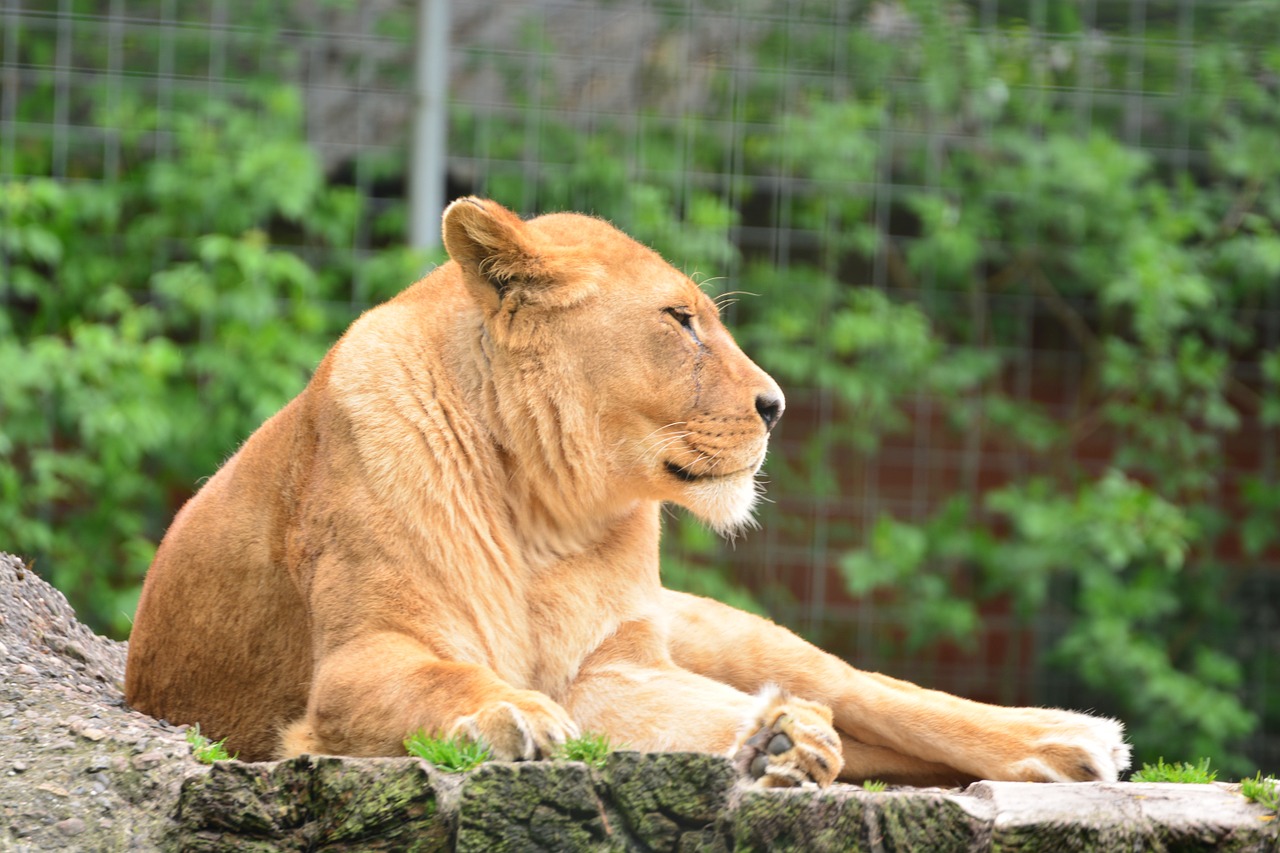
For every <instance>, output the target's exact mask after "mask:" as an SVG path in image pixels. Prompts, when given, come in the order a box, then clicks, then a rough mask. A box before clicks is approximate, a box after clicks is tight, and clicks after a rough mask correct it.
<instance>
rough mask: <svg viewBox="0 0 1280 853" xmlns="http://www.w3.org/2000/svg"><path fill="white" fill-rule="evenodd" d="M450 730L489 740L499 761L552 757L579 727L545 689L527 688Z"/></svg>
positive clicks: (460, 734) (575, 734)
mask: <svg viewBox="0 0 1280 853" xmlns="http://www.w3.org/2000/svg"><path fill="white" fill-rule="evenodd" d="M449 734H450V736H463V737H468V738H470V739H472V740H475V741H479V742H481V743H483V744H485V745H486V746H488V747H489V749H490V750H491V751H492V753H493V757H494V758H496V759H497V760H499V761H532V760H536V759H539V758H549V757H550V756H551V755H553V754H554V753H555V752H556V750H557V749H558V747H560V746H561V745H563V744H564V742H565V741H566V740H569V739H570V738H575V737H577V736H578V735H579V731H578V726H577V724H576V723H574V722H573V720H572V719H570V717H569V712H568V711H566V710H565V709H564V708H561V707H560V706H559V705H557V704H556V703H555V702H553V701H551V699H549V698H548V697H546V696H544V695H543V694H541V693H537V692H534V691H531V690H524V691H520V693H519V694H518V695H517V696H515V697H512V698H511V699H508V700H503V701H497V702H493V703H490V704H488V705H485V706H484V707H483V708H481V709H480V710H479V711H477V712H475V713H474V714H469V715H467V716H465V717H461V718H460V719H459V720H458V721H457V722H456V723H454V725H453V728H452V729H450V731H449Z"/></svg>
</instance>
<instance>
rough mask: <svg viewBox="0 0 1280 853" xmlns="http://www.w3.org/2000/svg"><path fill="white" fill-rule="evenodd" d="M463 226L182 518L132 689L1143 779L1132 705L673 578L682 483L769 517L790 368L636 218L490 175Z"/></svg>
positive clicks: (372, 720) (267, 743)
mask: <svg viewBox="0 0 1280 853" xmlns="http://www.w3.org/2000/svg"><path fill="white" fill-rule="evenodd" d="M444 234H445V244H446V247H447V248H448V250H449V253H450V255H451V257H452V259H453V260H451V261H450V262H449V263H448V264H446V265H444V266H442V267H440V268H438V269H436V270H435V271H434V272H432V273H431V274H430V275H428V276H427V277H426V278H424V279H422V280H421V281H419V282H417V283H416V284H414V285H413V286H412V287H410V288H409V289H407V290H406V291H404V292H403V293H402V294H400V296H398V297H397V298H396V299H394V300H392V301H391V302H389V303H387V304H385V305H382V306H380V307H378V308H375V309H373V310H371V311H369V312H367V313H366V314H365V315H363V316H362V317H361V318H360V319H359V320H357V321H356V322H355V323H354V324H353V325H352V327H351V328H350V329H349V330H348V332H347V333H346V335H344V336H343V337H342V339H341V340H339V341H338V343H337V344H336V345H335V346H334V347H333V349H332V350H331V351H330V353H329V354H328V356H327V357H326V358H325V360H324V361H323V363H322V364H321V365H320V367H319V368H318V370H317V371H316V374H315V376H314V377H313V379H312V381H311V382H310V384H309V385H308V386H307V388H306V389H305V390H304V391H303V392H302V393H301V394H300V395H299V396H298V397H297V398H296V399H294V400H293V401H292V402H291V403H289V405H287V406H286V407H285V408H284V409H283V410H281V411H280V412H279V413H278V414H277V415H275V416H274V417H273V418H271V419H270V420H269V421H267V423H265V424H264V425H263V426H262V427H261V428H260V429H259V430H258V431H257V432H255V433H254V434H253V436H251V437H250V438H249V439H248V441H246V442H245V444H244V446H243V447H242V448H241V449H240V450H239V452H238V453H236V454H235V455H234V456H233V457H232V458H231V459H230V460H229V461H228V462H227V463H226V464H225V465H224V466H223V467H222V469H221V470H219V471H218V472H217V474H216V475H215V476H214V477H213V478H212V479H211V480H210V481H209V482H208V483H207V484H206V485H205V486H204V488H203V489H201V491H200V492H199V493H198V494H197V495H196V496H195V497H194V498H192V500H191V501H190V502H189V503H188V504H187V505H186V506H185V507H183V509H182V511H181V512H180V513H179V514H178V516H177V517H176V518H175V520H174V522H173V525H172V527H171V528H170V530H169V531H168V533H167V535H166V536H165V539H164V541H163V542H162V543H161V546H160V549H159V551H158V552H157V555H156V559H155V562H154V563H153V565H152V567H151V571H150V573H149V574H148V577H147V581H146V585H145V587H144V590H143V595H142V599H141V601H140V604H139V608H138V613H137V617H136V620H135V626H134V631H133V636H132V638H131V641H130V651H129V665H128V670H127V675H126V693H127V698H128V701H129V702H130V704H132V705H133V706H134V707H136V708H138V709H140V710H143V711H146V712H148V713H151V714H154V715H156V716H161V717H165V718H167V719H169V720H170V721H173V722H199V723H200V724H201V727H202V730H203V731H204V732H205V733H207V734H209V735H210V736H212V737H214V738H223V737H225V738H227V740H228V747H229V748H230V749H231V750H232V751H235V752H239V753H240V756H241V757H242V758H246V759H263V758H269V757H273V756H278V755H289V754H297V753H301V752H312V753H316V752H330V753H342V754H353V755H396V754H403V746H402V741H403V739H404V738H405V737H406V736H407V735H408V734H409V733H411V732H413V731H415V730H418V729H425V730H427V731H429V732H438V733H442V734H462V735H466V736H470V737H475V738H478V739H481V740H484V741H486V742H487V743H489V744H490V745H491V746H492V747H493V748H494V751H495V752H496V753H497V754H498V756H499V757H502V758H516V759H519V758H535V757H539V756H542V755H546V754H548V753H550V752H552V751H553V750H554V749H555V747H556V745H557V744H558V743H560V742H562V741H563V740H565V739H566V738H568V737H572V736H574V735H575V734H577V733H579V732H581V731H583V730H592V731H597V732H603V733H607V734H609V735H610V736H611V737H612V738H613V739H614V740H615V741H617V742H625V743H627V744H629V745H630V746H631V747H632V748H638V749H695V750H706V751H713V752H720V753H724V754H728V755H732V756H734V757H735V760H737V761H739V763H740V767H741V768H742V770H743V772H744V773H749V774H750V775H752V776H754V777H756V778H759V779H760V782H761V784H799V783H804V782H818V783H820V784H825V783H827V782H829V781H831V779H833V778H834V777H835V776H836V774H837V773H839V772H840V771H841V768H842V766H843V767H844V770H845V774H846V776H849V777H851V778H853V777H859V776H865V775H880V776H882V777H894V778H900V779H903V780H908V781H909V780H926V781H928V780H936V779H961V778H970V777H974V776H981V775H987V776H995V777H997V778H1034V779H1055V778H1062V779H1067V778H1115V775H1116V772H1117V769H1118V767H1120V766H1122V761H1123V760H1125V759H1124V756H1123V753H1124V752H1125V748H1124V746H1123V741H1122V739H1121V736H1120V729H1119V727H1118V725H1117V724H1115V723H1113V722H1111V721H1104V720H1099V719H1095V718H1091V717H1084V716H1081V715H1075V714H1069V713H1067V712H1058V711H1037V710H1034V709H998V708H989V707H988V706H980V705H976V704H975V703H969V702H965V701H964V700H960V699H957V698H955V697H949V696H945V694H933V693H932V692H930V691H924V690H921V689H920V688H916V687H914V686H912V685H904V684H903V683H901V682H894V681H893V680H892V679H887V678H885V677H884V676H877V675H874V674H870V673H862V672H860V671H858V670H855V669H853V668H851V667H849V666H847V665H846V664H843V663H841V662H839V661H836V660H835V659H834V658H831V657H830V656H828V655H825V654H824V653H822V652H820V651H818V650H817V649H814V648H813V647H811V646H809V645H807V644H805V643H803V642H802V641H800V640H799V639H798V638H796V637H794V635H791V634H790V633H789V632H786V631H784V630H783V629H781V628H778V627H777V626H774V625H773V624H772V623H769V622H767V621H765V620H761V619H757V618H756V617H751V616H747V615H746V614H741V613H738V612H737V611H731V610H729V609H728V608H725V607H724V606H723V605H719V604H716V603H715V602H710V601H706V600H704V599H697V598H694V597H691V596H682V595H679V594H676V593H671V592H668V591H666V590H664V589H663V588H662V587H661V584H660V581H659V577H658V538H659V510H660V507H661V504H662V503H663V502H664V501H671V502H674V503H678V504H681V505H683V506H686V507H688V508H689V509H690V510H691V511H693V512H694V513H695V514H697V515H698V516H699V517H701V518H702V519H703V520H705V521H706V522H707V523H708V524H710V525H712V526H714V527H715V528H717V529H718V530H721V531H725V532H728V531H733V530H736V529H738V528H740V527H742V526H743V525H745V524H746V523H748V522H749V521H750V514H751V508H752V505H753V504H754V502H755V500H756V495H757V486H756V483H755V475H756V472H757V471H758V470H759V467H760V465H761V463H762V462H763V460H764V456H765V450H766V445H767V441H768V436H769V431H770V429H771V427H772V425H773V423H774V422H775V421H776V420H777V418H778V416H780V415H781V412H782V402H783V401H782V396H781V392H780V391H779V390H778V388H777V386H776V385H775V384H774V382H773V380H771V379H770V378H769V377H768V376H767V375H766V374H765V373H764V372H763V371H761V370H760V369H759V368H758V367H756V365H754V364H753V363H752V362H751V361H750V360H749V359H748V358H747V357H746V356H745V355H744V354H743V353H742V352H741V350H739V349H738V347H737V345H736V344H735V343H734V342H733V340H732V338H731V337H730V336H729V333H728V332H727V331H726V330H725V328H724V327H723V326H722V325H721V323H720V320H719V318H718V316H717V311H716V307H715V305H714V304H713V303H712V302H711V300H709V299H708V298H707V297H706V296H705V295H704V294H703V293H702V292H701V291H700V290H699V289H698V287H696V286H695V285H694V284H693V282H691V281H690V280H689V279H688V278H687V277H686V276H684V275H682V274H681V273H679V272H678V271H676V270H675V269H674V268H672V267H671V266H670V265H669V264H667V263H666V262H665V261H663V260H662V259H661V258H660V257H658V256H657V255H656V254H655V253H653V252H652V251H650V250H649V249H647V248H645V247H643V246H641V245H639V244H637V243H636V242H634V241H633V240H631V239H630V238H628V237H626V236H625V235H623V234H622V233H620V232H619V231H617V230H616V229H614V228H612V227H611V226H609V225H608V224H607V223H604V222H602V221H600V220H597V219H592V218H589V217H585V216H579V215H575V214H555V215H550V216H543V217H539V218H537V219H533V220H529V221H527V222H526V221H522V220H520V219H519V218H518V217H516V216H515V215H514V214H512V213H510V212H509V211H507V210H505V209H504V208H502V207H501V206H499V205H497V204H496V203H494V202H491V201H485V200H479V199H463V200H460V201H458V202H455V203H454V204H453V205H451V206H450V208H449V210H448V211H447V212H446V214H445V220H444ZM774 684H776V685H779V686H780V687H781V688H782V689H778V688H775V687H771V686H770V685H774ZM872 706H874V707H872ZM868 713H870V714H871V715H872V716H873V717H874V719H871V720H868ZM1001 715H1003V716H1001ZM1054 715H1059V716H1054ZM881 717H883V718H884V719H883V720H881V719H880V718H881ZM940 726H941V730H940V728H939V727H940ZM966 727H967V728H966ZM777 738H782V740H781V741H780V740H777ZM956 741H959V743H958V745H957V743H956ZM779 743H785V744H786V745H787V749H785V750H782V749H775V747H776V746H777V744H779ZM766 744H771V746H770V748H769V749H768V750H767V751H766V750H765V748H764V745H766Z"/></svg>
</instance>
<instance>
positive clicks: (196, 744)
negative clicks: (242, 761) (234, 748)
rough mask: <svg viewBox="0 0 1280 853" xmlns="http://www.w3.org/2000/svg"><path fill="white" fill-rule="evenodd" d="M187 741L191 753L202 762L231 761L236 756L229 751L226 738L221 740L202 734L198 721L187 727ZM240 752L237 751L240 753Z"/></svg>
mask: <svg viewBox="0 0 1280 853" xmlns="http://www.w3.org/2000/svg"><path fill="white" fill-rule="evenodd" d="M187 743H188V744H190V745H191V754H192V755H194V756H195V757H196V761H199V762H200V763H201V764H212V763H213V762H215V761H230V760H231V759H233V758H235V757H236V756H235V755H231V754H229V753H228V752H227V748H226V743H227V740H226V738H223V739H222V740H219V741H212V740H209V739H208V738H207V737H205V736H204V735H202V734H200V724H199V723H197V724H195V725H194V726H192V727H191V728H189V729H187ZM238 754H239V753H237V755H238Z"/></svg>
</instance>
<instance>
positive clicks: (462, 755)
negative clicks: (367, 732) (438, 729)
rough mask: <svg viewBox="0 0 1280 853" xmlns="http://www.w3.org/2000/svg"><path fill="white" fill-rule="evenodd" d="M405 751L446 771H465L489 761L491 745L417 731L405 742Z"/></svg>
mask: <svg viewBox="0 0 1280 853" xmlns="http://www.w3.org/2000/svg"><path fill="white" fill-rule="evenodd" d="M404 748H405V752H407V753H409V754H410V755H412V756H414V757H416V758H421V759H423V760H424V761H427V762H428V763H430V764H432V765H434V766H435V767H437V768H439V769H440V770H443V771H444V772H446V773H465V772H467V771H468V770H471V769H473V768H475V767H478V766H480V765H481V764H483V763H484V762H486V761H488V760H489V758H490V757H491V753H490V750H489V747H487V746H485V745H484V744H481V743H479V742H477V741H473V740H469V739H467V738H463V737H440V736H437V735H428V734H427V733H426V732H424V731H417V732H414V733H413V734H411V735H409V737H408V738H406V739H405V742H404Z"/></svg>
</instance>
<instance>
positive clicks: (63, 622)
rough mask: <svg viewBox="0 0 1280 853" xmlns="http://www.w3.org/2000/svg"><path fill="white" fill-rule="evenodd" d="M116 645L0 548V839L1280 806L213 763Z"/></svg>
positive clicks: (712, 847)
mask: <svg viewBox="0 0 1280 853" xmlns="http://www.w3.org/2000/svg"><path fill="white" fill-rule="evenodd" d="M124 659H125V646H124V644H122V643H116V642H113V641H111V640H107V639H104V638H102V637H98V636H95V635H94V634H93V633H92V632H91V631H89V630H88V629H87V628H86V627H85V626H83V625H81V624H80V623H79V622H77V621H76V619H75V614H74V613H73V612H72V611H71V608H70V607H69V606H68V605H67V603H66V600H65V599H64V598H63V597H62V595H61V594H60V593H59V592H57V591H56V590H54V589H53V588H52V587H50V586H49V585H48V584H46V583H45V582H44V581H42V580H41V579H40V578H38V577H37V576H36V575H35V574H34V573H32V572H31V571H30V570H28V569H26V568H25V567H24V566H23V564H22V562H21V561H19V560H18V559H17V558H14V557H10V556H9V555H6V554H0V694H2V695H0V817H2V818H3V826H0V849H3V850H15V851H27V850H33V851H34V850H48V849H61V850H130V849H133V850H183V851H235V850H243V851H262V853H265V851H303V850H317V849H324V850H332V851H341V850H350V851H356V850H360V851H365V850H397V851H398V850H419V851H446V850H457V851H477V853H479V851H500V850H557V851H560V850H617V851H624V850H637V851H657V850H671V851H682V853H692V851H726V853H727V851H730V850H743V851H747V850H752V851H754V850H759V851H766V850H768V851H778V850H797V851H799V850H803V851H826V850H830V851H836V850H886V851H888V850H929V851H986V850H1019V851H1055V853H1056V851H1062V850H1080V851H1084V850H1155V851H1163V850H1170V851H1172V850H1178V851H1184V850H1240V851H1270V853H1280V820H1277V819H1276V816H1275V815H1274V814H1273V813H1268V812H1266V811H1265V810H1263V809H1262V808H1261V807H1259V806H1257V805H1255V804H1253V803H1249V802H1247V801H1246V800H1245V799H1244V798H1243V797H1242V796H1240V794H1239V790H1238V786H1237V785H1229V784H1214V785H1167V784H1141V785H1139V784H1126V783H1121V784H1111V785H1108V784H1100V783H1099V784H1078V785H1030V784H1019V783H1011V782H979V783H976V784H974V785H971V786H969V787H968V788H967V789H965V790H963V791H961V790H942V789H900V790H890V791H885V792H881V793H870V792H867V791H864V790H863V789H861V788H857V787H852V786H846V785H835V786H832V787H831V788H829V789H826V790H823V791H816V790H802V791H795V790H791V791H757V790H753V789H750V788H747V787H745V786H742V785H741V784H739V783H738V782H737V781H736V780H735V779H734V777H733V773H732V770H731V768H730V766H729V763H728V762H727V761H725V760H723V759H720V758H717V757H714V756H708V755H700V754H655V755H644V754H640V753H631V752H621V753H615V754H613V755H611V756H610V757H609V760H608V762H607V763H606V765H605V766H604V767H603V768H600V769H593V768H589V767H587V766H586V765H585V764H579V763H575V762H533V763H524V764H505V763H494V764H487V765H484V766H482V767H480V768H478V769H476V770H474V771H472V772H471V773H469V774H465V775H458V774H446V773H441V772H439V771H437V770H436V769H435V768H433V767H431V766H429V765H428V764H426V763H425V762H422V761H419V760H417V759H412V758H380V759H347V758H335V757H329V756H302V757H299V758H296V759H292V760H290V761H278V762H264V763H257V764H248V763H244V762H239V761H226V762H219V763H217V764H214V765H213V766H212V767H209V766H205V765H202V764H199V763H198V762H196V761H195V760H194V759H193V758H192V757H191V755H190V750H189V749H188V747H187V744H186V741H185V738H184V734H183V730H182V728H181V727H175V726H170V725H168V724H166V723H163V722H160V721H157V720H154V719H152V718H150V717H147V716H144V715H142V714H139V713H137V712H134V711H131V710H129V709H128V708H127V707H125V705H124V702H123V698H122V695H121V681H122V679H123V673H124Z"/></svg>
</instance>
